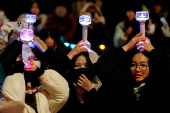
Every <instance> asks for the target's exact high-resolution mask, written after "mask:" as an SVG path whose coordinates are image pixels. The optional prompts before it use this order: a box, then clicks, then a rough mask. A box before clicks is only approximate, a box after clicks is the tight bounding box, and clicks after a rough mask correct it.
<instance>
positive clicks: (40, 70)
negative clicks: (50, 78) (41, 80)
mask: <svg viewBox="0 0 170 113" xmlns="http://www.w3.org/2000/svg"><path fill="white" fill-rule="evenodd" d="M35 73H36V75H37V77H40V76H41V75H42V74H44V70H43V69H41V68H38V67H37V70H35Z"/></svg>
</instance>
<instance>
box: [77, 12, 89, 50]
mask: <svg viewBox="0 0 170 113" xmlns="http://www.w3.org/2000/svg"><path fill="white" fill-rule="evenodd" d="M79 23H80V24H81V25H82V26H83V29H82V39H86V41H85V42H84V43H87V44H89V46H86V48H88V49H90V47H91V44H90V42H89V41H88V40H87V33H88V25H89V24H91V17H90V16H89V15H82V16H80V17H79Z"/></svg>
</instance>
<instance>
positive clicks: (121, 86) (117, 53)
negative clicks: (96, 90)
mask: <svg viewBox="0 0 170 113" xmlns="http://www.w3.org/2000/svg"><path fill="white" fill-rule="evenodd" d="M130 56H131V52H124V50H123V49H122V48H119V49H117V50H109V51H107V52H105V53H104V54H103V55H101V56H100V58H99V60H98V62H97V63H96V68H97V69H98V76H99V79H100V80H101V82H102V86H103V87H104V88H103V89H104V90H105V91H104V92H105V96H104V97H105V99H104V100H105V103H106V104H105V105H103V109H104V110H105V113H108V112H112V113H155V112H160V113H164V112H167V113H168V112H170V110H169V106H170V104H169V102H170V96H169V90H168V89H169V86H170V85H169V75H170V56H169V55H168V54H166V53H162V52H160V51H158V50H156V49H154V50H152V51H151V52H150V53H149V68H150V74H149V77H148V78H147V79H146V80H145V83H146V85H145V87H144V88H143V90H142V92H141V96H140V100H139V101H136V98H135V95H134V92H133V87H134V84H135V82H134V80H133V78H132V75H131V73H130V69H129V63H131V58H132V57H130ZM129 61H130V62H129Z"/></svg>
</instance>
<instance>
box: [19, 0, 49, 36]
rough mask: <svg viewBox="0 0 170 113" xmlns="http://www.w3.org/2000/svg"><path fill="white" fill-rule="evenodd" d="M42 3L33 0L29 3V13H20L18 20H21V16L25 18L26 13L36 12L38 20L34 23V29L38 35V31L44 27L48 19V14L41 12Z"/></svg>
mask: <svg viewBox="0 0 170 113" xmlns="http://www.w3.org/2000/svg"><path fill="white" fill-rule="evenodd" d="M41 8H42V7H41V4H40V3H39V1H38V0H31V2H30V4H29V10H28V13H23V14H21V15H19V17H18V18H17V20H20V19H21V18H25V15H26V14H34V15H36V22H35V23H34V24H33V31H34V34H35V35H37V33H38V32H39V31H40V30H41V29H42V28H43V26H44V24H45V21H46V19H47V14H45V13H43V12H41Z"/></svg>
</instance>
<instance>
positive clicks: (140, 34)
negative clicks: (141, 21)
mask: <svg viewBox="0 0 170 113" xmlns="http://www.w3.org/2000/svg"><path fill="white" fill-rule="evenodd" d="M142 34H143V33H138V34H137V35H136V36H135V37H140V36H142Z"/></svg>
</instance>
